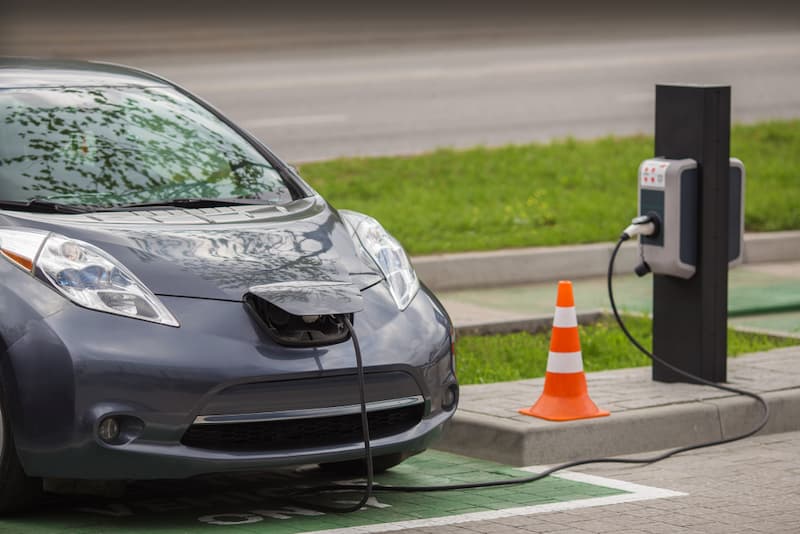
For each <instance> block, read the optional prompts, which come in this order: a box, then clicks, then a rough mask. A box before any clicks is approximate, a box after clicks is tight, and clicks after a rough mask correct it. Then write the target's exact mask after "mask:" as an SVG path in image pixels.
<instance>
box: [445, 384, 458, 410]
mask: <svg viewBox="0 0 800 534" xmlns="http://www.w3.org/2000/svg"><path fill="white" fill-rule="evenodd" d="M457 400H458V386H456V385H452V386H450V387H449V388H447V389H446V390H445V391H444V395H443V396H442V409H444V410H448V411H449V410H452V409H453V406H455V405H456V401H457Z"/></svg>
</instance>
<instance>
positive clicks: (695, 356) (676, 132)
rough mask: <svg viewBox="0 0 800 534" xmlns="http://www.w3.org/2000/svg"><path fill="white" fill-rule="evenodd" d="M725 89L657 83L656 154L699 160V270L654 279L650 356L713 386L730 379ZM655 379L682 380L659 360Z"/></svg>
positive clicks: (728, 101)
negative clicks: (683, 276)
mask: <svg viewBox="0 0 800 534" xmlns="http://www.w3.org/2000/svg"><path fill="white" fill-rule="evenodd" d="M730 109H731V89H730V87H729V86H695V85H689V86H685V85H657V86H656V123H655V130H656V132H655V133H656V135H655V155H656V156H657V157H658V156H660V157H664V158H673V159H680V158H693V159H694V160H696V161H697V166H698V180H699V188H700V191H699V197H698V200H699V202H698V209H699V213H698V218H697V222H698V226H699V228H698V240H697V245H698V251H697V254H698V256H697V271H696V273H695V275H694V276H693V277H691V278H689V279H688V280H684V279H680V278H676V277H673V276H664V275H654V277H653V352H654V353H655V354H658V355H659V357H661V358H662V359H664V360H665V361H667V362H668V363H670V364H672V365H674V366H676V367H678V368H679V369H683V370H685V371H689V372H690V373H692V374H695V375H697V376H699V377H702V378H704V379H706V380H711V381H713V382H725V381H726V378H727V352H728V350H727V349H728V344H727V325H728V239H727V236H728V202H727V201H726V199H728V195H729V181H728V180H729V174H728V173H729V170H728V168H729V157H730V129H731V112H730ZM653 380H658V381H661V382H685V381H686V378H684V377H682V376H680V375H678V374H677V373H675V372H673V371H671V370H670V369H668V368H667V367H664V366H663V365H660V364H659V363H657V362H654V363H653Z"/></svg>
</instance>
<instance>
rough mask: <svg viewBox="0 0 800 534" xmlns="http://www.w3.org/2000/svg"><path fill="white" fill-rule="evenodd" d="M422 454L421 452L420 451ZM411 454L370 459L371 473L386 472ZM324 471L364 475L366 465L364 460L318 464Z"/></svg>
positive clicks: (387, 455)
mask: <svg viewBox="0 0 800 534" xmlns="http://www.w3.org/2000/svg"><path fill="white" fill-rule="evenodd" d="M420 452H422V451H420ZM414 454H417V453H414ZM410 456H413V455H412V454H407V453H402V452H397V453H394V454H384V455H382V456H373V457H372V472H373V473H375V474H378V473H383V472H384V471H388V470H389V469H391V468H392V467H394V466H396V465H398V464H400V463H402V462H403V461H405V460H406V459H408V458H409V457H410ZM319 466H320V467H321V468H322V469H323V470H324V471H328V472H331V473H336V474H337V475H366V474H367V463H366V462H365V461H364V460H349V461H347V462H334V463H329V464H319Z"/></svg>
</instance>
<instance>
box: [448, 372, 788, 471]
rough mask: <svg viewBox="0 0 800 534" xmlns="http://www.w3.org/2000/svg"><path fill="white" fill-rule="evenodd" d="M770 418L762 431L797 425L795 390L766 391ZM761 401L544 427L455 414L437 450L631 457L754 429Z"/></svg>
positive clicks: (506, 457)
mask: <svg viewBox="0 0 800 534" xmlns="http://www.w3.org/2000/svg"><path fill="white" fill-rule="evenodd" d="M763 396H764V398H765V399H766V400H767V403H768V405H769V408H770V419H769V422H768V423H767V426H766V427H765V428H764V429H762V430H761V431H760V432H759V434H772V433H778V432H789V431H794V430H800V418H798V417H797V414H798V413H800V388H792V389H787V390H782V391H773V392H768V393H764V394H763ZM760 417H761V408H760V406H759V405H758V404H757V403H756V402H755V401H754V400H752V399H750V398H747V397H722V398H718V399H707V400H698V401H692V402H685V403H679V404H671V405H667V406H657V407H649V408H645V409H641V410H631V411H626V412H622V413H619V414H612V415H611V416H609V417H601V418H596V419H583V420H578V421H571V422H567V423H552V425H548V426H545V427H542V426H535V427H534V426H530V427H529V426H526V425H520V424H514V423H511V422H509V421H508V420H503V419H500V418H494V417H489V416H485V415H481V414H474V413H459V412H456V415H455V417H454V418H453V419H452V421H451V422H450V423H449V425H448V427H447V430H446V431H445V433H444V435H443V437H442V439H441V440H440V441H439V442H438V443H437V444H436V446H435V448H437V449H440V450H443V451H448V452H453V453H457V454H463V455H465V456H472V457H476V458H482V459H484V460H491V461H495V462H501V463H504V464H509V465H514V466H526V465H539V464H553V463H558V462H565V461H570V460H577V459H586V458H598V457H608V456H618V455H622V454H636V453H644V452H647V451H655V450H660V449H667V448H673V447H683V446H687V445H693V444H698V443H703V442H706V441H711V440H718V439H721V438H730V437H732V436H735V435H737V434H741V433H743V432H745V431H747V430H749V429H750V428H752V427H753V426H754V425H755V423H756V422H757V421H758V419H759V418H760Z"/></svg>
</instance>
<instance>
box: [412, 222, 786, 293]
mask: <svg viewBox="0 0 800 534" xmlns="http://www.w3.org/2000/svg"><path fill="white" fill-rule="evenodd" d="M613 249H614V243H592V244H588V245H565V246H560V247H533V248H521V249H505V250H495V251H489V252H460V253H455V254H437V255H431V256H415V257H414V258H413V263H414V268H415V269H416V271H417V274H418V275H419V277H420V279H421V280H423V281H424V282H425V284H427V285H428V287H430V288H431V289H433V290H435V291H442V290H452V289H465V288H470V289H471V288H480V287H494V286H508V285H518V284H529V283H536V282H545V281H550V280H556V279H568V280H569V279H579V278H588V277H592V276H601V275H604V274H606V272H607V269H608V260H609V259H610V258H611V252H612V250H613ZM797 260H800V231H787V232H765V233H748V234H745V238H744V263H763V262H776V261H797ZM638 262H639V257H638V247H637V246H636V243H635V242H632V241H631V242H628V243H625V244H624V245H623V247H622V249H621V250H620V253H619V256H618V258H617V264H616V272H630V271H632V270H633V268H634V267H635V266H636V265H637V264H638Z"/></svg>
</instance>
